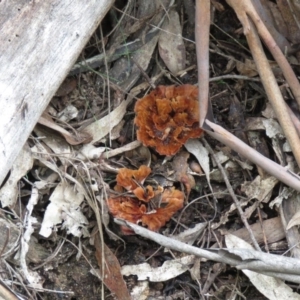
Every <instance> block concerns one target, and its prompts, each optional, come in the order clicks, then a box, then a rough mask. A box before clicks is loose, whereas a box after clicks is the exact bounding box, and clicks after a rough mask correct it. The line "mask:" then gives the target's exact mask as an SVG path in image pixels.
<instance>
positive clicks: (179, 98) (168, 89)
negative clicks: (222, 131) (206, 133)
mask: <svg viewBox="0 0 300 300" xmlns="http://www.w3.org/2000/svg"><path fill="white" fill-rule="evenodd" d="M134 111H135V113H136V117H135V124H136V125H137V127H138V129H137V139H138V140H139V141H141V142H142V143H143V144H144V145H145V146H150V147H153V148H155V149H156V151H157V152H158V153H159V154H161V155H173V154H175V153H176V152H177V151H178V150H179V149H180V148H181V146H182V145H183V144H184V143H185V142H186V141H187V140H188V139H189V138H197V137H200V136H201V134H202V132H203V131H202V129H200V128H199V103H198V88H197V87H195V86H193V85H190V84H185V85H181V86H158V87H157V88H156V89H155V90H154V91H152V92H151V93H150V94H148V95H147V96H145V97H144V98H142V99H139V100H138V101H137V102H136V104H135V108H134Z"/></svg>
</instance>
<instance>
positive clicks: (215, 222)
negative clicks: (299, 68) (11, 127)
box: [0, 0, 300, 299]
mask: <svg viewBox="0 0 300 300" xmlns="http://www.w3.org/2000/svg"><path fill="white" fill-rule="evenodd" d="M211 2H212V7H213V8H212V17H213V19H212V25H211V40H210V51H211V52H210V77H211V79H213V80H214V79H215V78H216V80H214V81H213V80H212V81H211V82H210V85H209V88H210V96H211V101H212V109H213V112H214V116H215V121H216V122H217V124H220V125H221V126H223V127H224V128H226V129H227V130H229V131H230V132H231V133H233V134H234V135H236V136H237V137H239V138H240V139H241V140H242V141H244V142H245V143H246V144H249V145H250V146H251V147H252V148H253V149H256V150H257V151H259V152H260V153H262V154H263V155H264V156H266V157H267V158H269V159H271V160H273V161H276V162H279V163H280V164H281V165H282V166H283V167H285V169H286V170H287V172H293V171H294V172H297V171H298V167H297V165H296V163H295V160H294V158H293V154H292V152H291V151H292V150H293V148H292V147H291V146H290V145H289V143H288V142H287V139H286V137H285V131H284V130H283V128H282V125H280V124H281V123H280V121H279V122H278V120H277V119H276V117H275V115H274V112H272V109H271V108H270V105H269V101H268V99H267V97H266V93H265V92H264V90H263V86H262V84H261V83H260V81H259V77H258V73H259V68H257V67H256V64H255V60H253V58H252V56H251V55H250V54H249V53H250V52H249V50H248V49H247V48H245V47H244V46H243V45H241V43H239V41H238V40H242V41H243V42H244V41H245V37H244V36H243V35H242V31H241V30H240V29H241V27H240V26H241V25H240V23H239V21H238V19H237V17H236V16H235V13H234V11H233V10H232V9H231V8H230V7H229V6H228V5H227V4H226V3H225V2H224V1H216V0H214V1H211ZM228 2H229V3H231V4H232V2H234V1H233V0H231V1H228ZM256 2H257V3H258V2H260V1H256ZM285 2H286V1H277V3H273V2H271V1H262V3H263V6H264V7H263V8H259V11H260V14H261V15H263V14H264V12H265V11H266V10H268V13H269V11H271V12H272V13H275V12H276V13H277V14H278V11H279V12H280V14H281V15H282V16H281V18H279V17H278V18H275V20H276V21H277V22H279V25H278V24H273V23H272V22H273V21H272V22H271V21H270V20H273V18H270V17H269V15H268V14H267V15H266V16H265V19H264V20H265V21H266V22H267V24H268V26H267V27H268V28H269V29H270V30H271V31H272V32H273V34H274V37H276V42H278V45H279V47H286V49H287V51H288V52H287V53H288V58H289V59H290V61H295V60H298V59H299V58H298V54H297V51H296V50H295V49H293V46H291V45H290V44H289V42H288V41H293V43H294V44H297V43H299V36H298V35H297V31H296V30H295V29H294V28H295V27H294V26H295V24H294V23H293V22H291V23H290V20H291V19H292V18H291V17H290V13H291V12H289V11H287V10H286V8H285V7H284V6H283V5H282V3H285ZM266 3H267V4H268V6H265V5H266ZM274 5H275V6H274ZM291 5H292V6H293V7H294V9H295V11H296V13H295V14H294V17H293V20H294V18H298V14H299V13H298V11H299V10H298V9H297V7H295V4H294V3H292V4H291ZM270 7H272V9H271V8H270ZM193 12H194V3H193V2H192V1H186V3H184V5H182V3H181V2H180V1H169V0H157V1H151V3H150V2H149V3H147V4H145V3H142V2H141V1H137V2H136V4H134V3H133V1H128V2H126V3H123V4H122V5H121V4H119V3H116V5H115V6H114V7H112V8H111V10H110V12H109V14H108V16H107V17H106V19H104V20H103V22H102V24H101V27H99V29H98V30H97V31H96V32H95V34H94V36H93V37H92V39H91V40H90V42H89V43H88V45H87V46H86V48H85V49H84V50H83V52H82V55H81V56H80V57H79V59H78V62H77V64H76V65H75V66H74V68H73V69H72V71H71V74H70V77H69V78H68V79H67V80H66V81H65V83H63V85H62V87H61V88H60V90H59V91H58V92H57V93H56V95H55V96H54V97H53V99H52V101H51V102H50V104H49V107H48V108H47V109H46V111H45V114H44V115H43V116H41V118H40V120H39V125H37V126H36V127H35V129H34V130H33V134H32V136H31V137H30V138H29V139H28V141H27V143H26V145H25V146H24V149H23V150H22V151H21V154H20V156H19V158H18V159H17V160H16V162H15V164H14V165H13V168H12V169H11V172H10V174H9V175H8V178H7V180H6V182H5V183H4V184H3V185H2V187H1V189H0V201H1V205H2V216H1V219H0V221H3V222H2V223H0V224H2V225H1V228H3V230H2V232H5V231H6V232H7V234H6V237H5V234H3V238H0V251H1V255H2V260H3V264H4V270H6V273H7V274H9V272H8V270H11V269H10V268H12V269H13V270H14V272H15V274H16V276H15V278H18V279H15V280H16V282H17V280H19V283H21V284H23V287H22V286H21V285H19V283H15V282H13V283H10V287H11V288H12V289H13V290H16V291H17V292H18V293H19V294H20V295H24V297H29V298H32V299H59V297H60V296H59V295H64V297H65V298H66V299H72V297H76V299H87V298H88V299H100V298H103V299H104V297H105V298H106V299H113V297H115V299H130V298H132V299H153V298H155V299H173V298H174V297H177V299H187V298H189V299H208V298H216V299H229V298H230V299H234V298H235V299H245V298H247V299H283V298H282V297H283V295H286V296H284V297H290V298H291V299H298V297H299V295H298V294H297V291H296V289H295V286H294V285H293V283H299V278H298V276H299V275H298V274H285V273H282V274H281V273H280V272H278V274H275V273H272V274H269V275H270V276H266V275H264V274H263V272H262V273H261V274H260V273H259V270H256V272H254V271H249V270H244V269H243V268H238V267H237V268H234V267H233V266H236V265H235V264H233V265H232V266H231V265H230V264H225V262H226V261H225V260H224V261H223V262H217V263H216V262H214V260H213V259H212V258H210V259H207V258H206V259H205V258H203V257H202V256H201V255H200V257H197V256H195V255H187V254H186V253H187V252H186V251H185V250H184V249H183V248H184V247H182V250H179V249H178V248H176V247H175V246H176V241H178V242H180V241H181V242H184V243H185V244H188V245H190V246H194V247H197V248H199V249H207V250H209V251H211V252H212V253H214V252H213V251H219V252H220V251H222V249H223V251H225V250H224V248H225V247H227V248H228V250H229V252H230V249H233V248H237V249H238V251H242V250H241V249H252V250H253V248H252V246H253V245H252V246H250V244H251V243H252V244H253V238H254V240H256V242H257V245H259V247H260V250H262V251H263V252H266V253H274V254H277V255H283V256H284V255H285V256H291V257H296V258H298V257H300V254H299V253H298V252H299V251H298V250H297V247H296V245H297V243H298V239H299V234H298V232H297V226H298V225H299V211H300V209H299V205H298V203H299V197H298V195H297V193H296V192H295V191H293V189H291V188H287V187H285V186H284V185H283V184H282V183H281V182H280V180H278V179H276V178H275V177H274V176H270V175H269V174H268V173H267V172H266V171H265V170H264V169H263V168H262V167H261V166H260V165H259V164H257V165H255V164H253V163H252V162H251V160H248V159H246V157H245V156H244V155H243V153H237V152H236V151H234V150H233V149H231V148H229V147H224V145H223V144H222V143H219V142H218V141H217V140H215V139H213V138H211V137H209V136H208V135H205V134H204V139H203V137H202V138H199V137H200V136H201V135H202V130H200V129H199V128H198V123H199V111H198V104H197V100H196V102H195V99H197V97H198V90H197V88H196V87H195V85H196V84H197V79H196V75H195V64H196V49H195V43H194V42H193V40H194V26H191V23H190V22H191V20H192V19H193V18H194V16H193ZM287 24H288V25H287ZM283 25H284V26H283ZM274 28H275V30H274ZM103 49H104V50H105V51H103ZM270 64H271V66H272V70H273V71H274V73H275V74H276V78H277V79H278V82H282V80H283V79H282V78H283V76H282V72H281V69H280V67H279V66H278V63H276V62H273V61H270ZM187 87H188V88H187ZM280 88H281V92H282V94H283V95H284V97H285V98H286V99H288V100H289V101H288V104H289V105H290V106H291V110H292V111H293V112H294V113H295V114H296V115H299V113H298V109H295V108H294V107H295V106H293V101H294V100H293V97H292V96H291V91H290V90H289V88H288V87H287V85H286V84H284V85H282V86H281V87H280ZM180 90H188V91H194V92H191V93H190V94H189V93H186V95H181V94H180V93H179V92H180ZM177 92H178V94H177ZM200 93H201V91H200ZM194 94H195V95H194ZM157 96H158V97H157ZM168 97H169V100H168V101H169V102H168V101H165V100H166V99H167V98H168ZM184 97H187V99H185V98H184ZM143 99H146V100H147V101H146V104H147V105H148V106H145V105H146V104H145V105H144V104H143V105H144V106H143V105H141V103H142V101H143ZM136 103H139V104H138V105H139V106H138V105H137V106H136ZM191 108H192V109H191ZM189 109H190V110H189ZM200 110H201V108H200ZM138 118H140V119H138ZM179 129H180V130H179ZM142 130H144V131H142ZM193 130H195V131H197V133H193ZM190 138H192V139H190ZM142 144H143V145H142ZM208 144H209V145H210V147H211V148H212V149H213V150H212V151H213V153H212V152H211V150H209V147H208V146H207V145H208ZM216 161H218V163H217V162H216ZM220 165H221V166H222V170H221V169H220V167H219V166H220ZM141 168H142V169H143V168H144V170H146V169H147V170H150V172H148V171H147V172H146V173H145V174H144V175H145V176H142V178H141V177H140V176H139V173H138V171H139V170H141ZM124 170H127V171H126V172H125V173H126V174H125V175H126V176H123V177H122V180H123V182H121V181H122V180H121V176H120V174H122V172H124ZM128 170H130V171H128ZM120 180H121V181H120ZM228 184H229V185H228ZM229 187H231V189H232V191H233V193H234V195H235V197H236V198H237V201H235V202H234V201H233V197H232V194H231V192H230V188H229ZM175 196H176V197H175ZM275 204H276V205H275ZM277 208H278V209H277ZM241 212H242V214H241ZM113 217H118V218H122V219H125V220H127V221H131V222H133V223H135V225H141V226H143V227H144V228H143V229H145V230H146V231H147V228H148V229H150V230H152V231H156V232H159V233H160V234H161V235H162V236H165V237H169V238H170V239H171V240H172V241H173V243H175V246H174V249H173V248H172V245H170V246H169V247H165V248H163V247H161V245H162V244H161V245H160V244H159V243H155V242H154V240H151V234H150V235H149V237H148V238H145V237H141V236H139V235H135V232H136V231H135V230H133V229H132V228H127V227H125V225H124V224H123V225H122V226H121V227H120V226H119V225H116V224H114V223H113V222H112V218H113ZM18 222H20V223H18ZM18 224H22V225H20V226H22V230H20V228H19V227H18V226H19V225H18ZM102 226H103V227H102ZM5 228H7V229H6V230H4V229H5ZM129 233H130V235H129ZM1 249H2V250H1ZM256 250H257V249H256ZM288 250H290V251H288ZM220 253H221V252H220ZM233 253H235V252H233ZM236 253H243V252H236ZM244 253H248V252H246V251H245V252H244ZM286 253H288V254H286ZM217 261H218V260H217ZM8 262H9V264H8ZM265 263H270V262H269V260H266V261H265ZM270 264H271V263H270ZM271 267H273V266H272V265H271ZM240 269H242V271H241V270H240ZM243 273H245V275H243ZM7 274H6V275H3V277H1V279H2V280H3V281H4V282H5V283H6V284H7V283H8V282H9V280H11V279H12V278H13V277H9V276H8V275H7ZM1 276H2V275H1ZM18 276H19V277H18ZM276 276H277V277H276ZM99 278H100V281H99ZM248 278H249V279H248ZM282 278H283V279H282ZM284 280H285V281H286V282H284ZM291 282H292V283H291ZM233 287H234V288H233ZM277 289H278V290H277ZM276 295H280V296H276ZM172 297H173V298H172Z"/></svg>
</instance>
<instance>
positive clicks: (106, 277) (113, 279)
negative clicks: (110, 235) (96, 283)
mask: <svg viewBox="0 0 300 300" xmlns="http://www.w3.org/2000/svg"><path fill="white" fill-rule="evenodd" d="M95 248H96V252H95V255H96V258H97V261H98V266H99V269H100V274H99V275H100V276H101V277H102V281H103V283H104V284H105V286H106V287H107V288H108V289H109V290H110V291H111V292H112V293H113V294H114V295H115V297H116V299H118V300H131V298H130V295H129V292H128V290H127V287H126V284H125V281H124V279H123V276H122V274H121V266H120V264H119V261H118V259H117V258H116V256H115V255H114V254H113V252H112V251H111V250H110V249H109V248H108V247H107V246H106V244H104V245H103V250H104V253H102V243H101V241H100V237H99V234H98V233H97V234H96V235H95ZM103 258H104V259H103ZM103 267H104V269H103ZM102 275H103V276H102ZM99 297H100V295H99Z"/></svg>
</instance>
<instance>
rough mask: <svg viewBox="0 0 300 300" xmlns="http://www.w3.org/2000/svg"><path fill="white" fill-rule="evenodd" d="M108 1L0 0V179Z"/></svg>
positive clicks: (105, 8)
mask: <svg viewBox="0 0 300 300" xmlns="http://www.w3.org/2000/svg"><path fill="white" fill-rule="evenodd" d="M113 2H114V1H113V0H98V1H81V0H72V1H71V0H65V1H60V0H50V1H41V0H32V1H30V0H29V1H24V0H4V1H0V30H1V35H0V109H1V112H0V162H1V163H0V184H1V183H2V181H3V180H4V178H5V176H6V174H7V173H8V171H9V169H10V168H11V165H12V163H13V161H14V160H15V158H16V157H17V155H18V153H19V151H20V150H21V148H22V146H23V145H24V143H25V141H26V140H27V138H28V136H29V134H30V133H31V131H32V129H33V127H34V126H35V124H36V122H37V120H38V119H39V117H40V115H41V114H42V112H43V111H44V110H45V108H46V107H47V105H48V103H49V101H50V100H51V98H52V96H53V95H54V94H55V92H56V90H57V89H58V87H59V86H60V84H61V82H62V81H63V79H64V78H65V77H66V75H67V74H68V72H69V70H70V69H71V67H72V66H73V64H74V63H75V61H76V58H77V57H78V55H79V54H80V51H81V50H82V48H83V47H84V46H85V44H86V43H87V41H88V39H89V38H90V36H91V35H92V33H93V32H94V30H95V29H96V27H97V26H98V25H99V23H100V21H101V20H102V19H103V17H104V16H105V14H106V12H107V11H108V10H109V8H110V7H111V5H112V4H113Z"/></svg>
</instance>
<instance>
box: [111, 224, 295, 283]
mask: <svg viewBox="0 0 300 300" xmlns="http://www.w3.org/2000/svg"><path fill="white" fill-rule="evenodd" d="M114 221H115V223H117V224H119V225H122V226H127V227H129V228H130V229H131V230H133V231H134V232H135V234H138V235H140V236H142V237H144V238H148V239H150V240H152V241H154V242H156V243H158V244H159V245H161V246H163V247H166V248H169V249H173V250H176V251H179V252H184V253H187V254H192V255H196V256H198V257H202V258H206V259H209V260H213V261H217V262H221V263H226V264H229V265H231V266H234V267H236V268H237V269H239V270H241V269H247V270H251V271H254V272H258V273H261V274H265V275H269V276H274V277H277V278H280V279H283V280H288V281H291V282H296V283H300V261H299V260H297V259H294V258H290V257H284V256H279V255H274V254H269V253H263V252H260V251H255V250H249V249H206V250H205V249H201V248H197V247H194V246H191V245H188V244H185V243H183V242H180V241H177V240H174V239H172V238H170V237H166V236H163V235H161V234H159V233H156V232H153V231H151V230H148V229H146V228H144V227H142V226H138V225H136V224H133V223H130V222H127V221H124V220H122V219H114ZM233 254H234V255H233Z"/></svg>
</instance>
